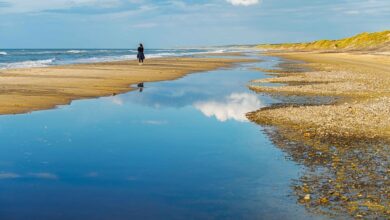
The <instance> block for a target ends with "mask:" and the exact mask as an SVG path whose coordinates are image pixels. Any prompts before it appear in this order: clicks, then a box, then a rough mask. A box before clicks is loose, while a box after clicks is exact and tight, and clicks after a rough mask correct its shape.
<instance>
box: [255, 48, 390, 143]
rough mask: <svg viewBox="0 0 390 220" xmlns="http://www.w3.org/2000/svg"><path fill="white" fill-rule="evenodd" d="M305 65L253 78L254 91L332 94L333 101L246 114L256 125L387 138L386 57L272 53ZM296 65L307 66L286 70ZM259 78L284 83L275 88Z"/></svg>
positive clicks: (389, 90) (389, 89)
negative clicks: (266, 77)
mask: <svg viewBox="0 0 390 220" xmlns="http://www.w3.org/2000/svg"><path fill="white" fill-rule="evenodd" d="M271 55H276V56H281V57H283V58H286V59H291V60H301V61H305V62H306V63H305V64H291V65H285V66H284V68H282V69H280V70H278V71H274V70H273V71H269V72H270V75H272V76H276V77H272V78H269V79H263V80H255V81H254V83H253V84H252V85H251V86H250V88H251V89H253V90H255V91H258V92H266V93H273V94H282V95H305V96H306V95H307V96H337V97H340V98H341V99H339V101H338V102H336V103H334V104H332V105H316V106H282V107H275V108H265V109H261V110H259V111H257V112H253V113H249V114H248V117H249V118H250V119H251V120H253V121H256V122H258V123H261V124H267V125H277V126H280V127H286V128H294V129H296V130H299V131H301V132H302V135H304V136H308V137H309V136H319V137H329V136H333V137H348V138H349V137H359V138H377V137H386V138H389V137H390V117H389V115H390V56H386V55H378V54H376V55H372V54H362V53H319V52H289V53H282V52H280V53H273V54H271ZM297 66H301V67H302V66H303V67H308V68H309V69H310V71H291V70H295V69H297ZM261 83H284V84H285V85H283V86H279V87H268V86H263V85H262V84H261Z"/></svg>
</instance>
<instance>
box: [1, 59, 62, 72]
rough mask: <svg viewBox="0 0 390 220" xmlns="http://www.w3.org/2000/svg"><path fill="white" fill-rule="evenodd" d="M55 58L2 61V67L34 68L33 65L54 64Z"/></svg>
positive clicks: (44, 65)
mask: <svg viewBox="0 0 390 220" xmlns="http://www.w3.org/2000/svg"><path fill="white" fill-rule="evenodd" d="M54 61H55V59H54V58H53V59H47V60H34V61H32V60H29V61H23V62H15V63H0V69H18V68H33V67H46V66H49V65H50V64H52V63H53V62H54Z"/></svg>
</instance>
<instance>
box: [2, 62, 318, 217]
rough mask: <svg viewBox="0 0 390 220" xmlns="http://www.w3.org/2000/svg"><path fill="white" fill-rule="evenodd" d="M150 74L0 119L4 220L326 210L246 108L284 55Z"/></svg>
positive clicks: (262, 99) (263, 99)
mask: <svg viewBox="0 0 390 220" xmlns="http://www.w3.org/2000/svg"><path fill="white" fill-rule="evenodd" d="M260 58H261V59H262V60H263V62H260V61H259V62H255V63H250V64H241V65H237V66H236V67H234V68H229V69H220V70H216V71H210V72H204V73H196V74H191V75H189V76H186V77H184V78H181V79H178V80H175V81H167V82H156V83H145V85H144V86H145V88H144V89H143V91H142V92H140V91H133V92H129V93H127V94H123V95H118V96H113V97H104V98H99V99H93V100H81V101H75V102H73V103H72V104H71V105H69V106H62V107H59V108H57V109H53V110H47V111H38V112H33V113H31V114H23V115H7V116H0V219H72V220H75V219H95V220H96V219H320V218H321V219H323V217H319V216H315V215H313V214H310V213H308V212H307V211H306V210H305V208H304V207H303V206H301V205H299V204H297V198H296V197H294V196H293V192H292V188H291V184H292V181H293V180H294V179H298V178H299V175H300V172H301V171H302V168H301V167H300V166H299V165H297V164H296V163H294V162H293V161H291V160H286V158H285V157H286V154H285V153H283V152H282V151H281V150H280V149H278V148H277V147H275V146H274V145H273V142H272V141H270V140H269V138H268V136H267V135H266V134H265V133H263V132H262V128H261V127H260V126H258V125H256V124H253V123H250V122H249V121H248V120H247V119H246V117H245V113H247V112H250V111H253V110H257V109H259V108H260V107H263V106H267V105H269V104H270V103H273V102H275V100H273V99H272V98H270V97H268V96H264V95H260V94H256V93H254V92H251V91H250V90H249V89H248V88H247V87H246V85H247V84H248V82H249V81H250V80H252V79H258V78H262V77H265V76H264V73H261V72H259V71H255V70H253V67H262V68H270V67H272V66H273V65H276V64H277V63H278V60H277V58H272V57H260Z"/></svg>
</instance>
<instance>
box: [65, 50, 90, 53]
mask: <svg viewBox="0 0 390 220" xmlns="http://www.w3.org/2000/svg"><path fill="white" fill-rule="evenodd" d="M66 52H67V53H86V52H87V51H85V50H68V51H66Z"/></svg>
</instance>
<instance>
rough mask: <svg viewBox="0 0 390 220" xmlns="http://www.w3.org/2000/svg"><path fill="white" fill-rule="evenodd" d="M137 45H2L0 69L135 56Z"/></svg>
mask: <svg viewBox="0 0 390 220" xmlns="http://www.w3.org/2000/svg"><path fill="white" fill-rule="evenodd" d="M234 51H237V49H234V48H185V49H146V50H145V55H146V58H147V59H148V58H158V57H172V56H193V55H198V54H206V53H224V52H234ZM136 57H137V50H136V49H0V69H15V68H31V67H47V66H55V65H66V64H79V63H98V62H110V61H123V60H135V59H136Z"/></svg>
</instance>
